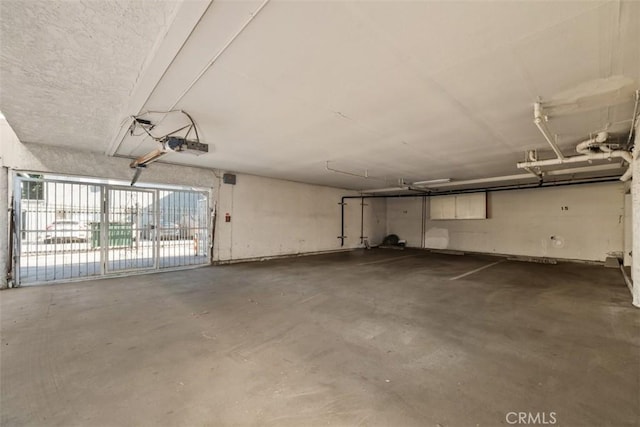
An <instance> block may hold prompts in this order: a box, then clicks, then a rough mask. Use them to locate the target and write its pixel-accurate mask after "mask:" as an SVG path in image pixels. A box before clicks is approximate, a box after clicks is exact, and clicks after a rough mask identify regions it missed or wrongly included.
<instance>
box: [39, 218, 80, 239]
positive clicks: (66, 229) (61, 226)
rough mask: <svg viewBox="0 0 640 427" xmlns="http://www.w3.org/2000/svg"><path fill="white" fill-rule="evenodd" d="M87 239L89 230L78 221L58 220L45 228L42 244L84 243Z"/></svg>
mask: <svg viewBox="0 0 640 427" xmlns="http://www.w3.org/2000/svg"><path fill="white" fill-rule="evenodd" d="M88 237H89V228H88V227H87V225H86V224H83V223H81V222H80V221H73V220H66V219H65V220H58V221H54V222H52V223H51V224H49V226H47V231H46V232H45V235H44V243H47V244H49V243H71V242H82V243H84V242H86V241H87V239H88Z"/></svg>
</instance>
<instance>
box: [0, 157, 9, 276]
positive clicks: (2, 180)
mask: <svg viewBox="0 0 640 427" xmlns="http://www.w3.org/2000/svg"><path fill="white" fill-rule="evenodd" d="M8 209H9V169H8V168H6V167H4V166H2V167H1V168H0V224H3V225H2V227H3V228H2V230H0V288H6V287H7V286H8V282H7V280H8V277H9V265H10V263H11V260H10V259H9V254H10V253H11V251H10V250H9V233H10V227H9V211H8Z"/></svg>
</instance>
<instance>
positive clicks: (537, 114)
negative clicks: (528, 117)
mask: <svg viewBox="0 0 640 427" xmlns="http://www.w3.org/2000/svg"><path fill="white" fill-rule="evenodd" d="M546 120H547V119H546V117H545V116H544V115H543V114H542V105H541V104H540V103H539V102H536V103H535V104H534V105H533V123H535V125H536V126H537V127H538V129H539V130H540V132H541V133H542V136H544V139H546V140H547V142H548V143H549V145H550V146H551V149H552V150H553V152H554V153H556V156H557V157H558V159H564V155H563V154H562V151H560V148H559V147H558V144H556V142H555V141H554V139H553V138H551V134H550V132H549V129H547V125H546V124H545V123H546Z"/></svg>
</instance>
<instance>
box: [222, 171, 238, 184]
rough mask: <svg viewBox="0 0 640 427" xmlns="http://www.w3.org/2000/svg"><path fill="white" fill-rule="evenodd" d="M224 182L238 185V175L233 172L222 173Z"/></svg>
mask: <svg viewBox="0 0 640 427" xmlns="http://www.w3.org/2000/svg"><path fill="white" fill-rule="evenodd" d="M222 182H224V183H225V184H231V185H236V176H235V175H234V174H232V173H225V174H224V175H222Z"/></svg>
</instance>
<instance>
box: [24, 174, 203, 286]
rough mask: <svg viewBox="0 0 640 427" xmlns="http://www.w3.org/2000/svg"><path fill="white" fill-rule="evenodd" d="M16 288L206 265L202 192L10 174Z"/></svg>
mask: <svg viewBox="0 0 640 427" xmlns="http://www.w3.org/2000/svg"><path fill="white" fill-rule="evenodd" d="M14 180H15V181H14V183H15V185H14V204H13V207H14V216H13V217H14V224H13V230H14V234H13V235H14V258H13V271H14V272H15V273H14V281H15V284H16V285H18V286H19V285H28V284H34V283H48V282H58V281H68V280H74V279H78V278H88V277H93V276H104V275H110V274H124V273H132V272H139V271H153V270H157V269H161V268H178V267H185V266H193V265H203V264H209V263H210V245H211V241H210V238H211V236H210V232H209V228H210V226H211V214H210V208H209V192H208V191H206V190H202V191H196V190H184V189H169V188H131V187H124V186H118V185H110V184H104V183H100V182H98V181H97V180H96V182H95V183H94V182H86V181H85V182H83V181H82V180H80V179H75V178H71V177H69V178H58V177H55V178H54V177H47V176H42V175H36V174H26V173H18V174H16V175H14Z"/></svg>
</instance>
